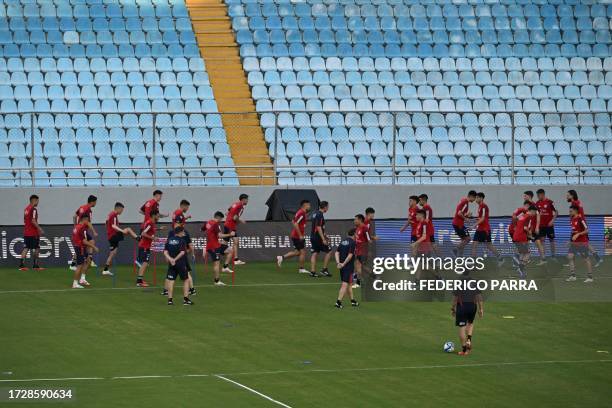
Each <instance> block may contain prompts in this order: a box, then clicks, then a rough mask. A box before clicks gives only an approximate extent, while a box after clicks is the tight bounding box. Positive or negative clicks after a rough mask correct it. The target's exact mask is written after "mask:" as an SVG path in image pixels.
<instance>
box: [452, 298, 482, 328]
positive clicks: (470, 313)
mask: <svg viewBox="0 0 612 408" xmlns="http://www.w3.org/2000/svg"><path fill="white" fill-rule="evenodd" d="M477 310H478V306H476V303H458V304H457V310H456V313H455V326H459V327H463V326H466V325H467V324H470V323H474V318H475V317H476V311H477Z"/></svg>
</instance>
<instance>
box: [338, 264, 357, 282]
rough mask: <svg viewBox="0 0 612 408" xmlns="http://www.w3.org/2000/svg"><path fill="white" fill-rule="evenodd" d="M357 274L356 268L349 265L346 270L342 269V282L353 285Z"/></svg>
mask: <svg viewBox="0 0 612 408" xmlns="http://www.w3.org/2000/svg"><path fill="white" fill-rule="evenodd" d="M354 273H355V268H354V266H353V265H352V264H351V265H347V266H345V267H344V268H342V269H340V281H342V282H346V283H353V274H354Z"/></svg>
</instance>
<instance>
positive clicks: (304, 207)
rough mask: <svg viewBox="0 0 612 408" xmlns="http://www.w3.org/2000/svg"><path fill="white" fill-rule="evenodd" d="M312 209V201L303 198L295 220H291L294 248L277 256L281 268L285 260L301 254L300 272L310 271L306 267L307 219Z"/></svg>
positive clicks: (277, 263)
mask: <svg viewBox="0 0 612 408" xmlns="http://www.w3.org/2000/svg"><path fill="white" fill-rule="evenodd" d="M309 211H310V201H308V200H302V201H301V202H300V208H299V209H298V210H297V212H296V213H295V216H294V217H293V221H291V233H290V235H289V236H290V237H291V242H292V243H293V248H294V249H293V250H291V251H289V252H287V253H286V254H285V255H278V256H277V257H276V265H278V267H279V268H280V267H281V266H282V264H283V260H285V259H289V258H292V257H294V256H299V258H298V259H299V262H298V273H310V271H309V270H307V269H306V268H304V263H305V261H306V239H305V238H304V237H305V230H306V220H307V219H308V212H309Z"/></svg>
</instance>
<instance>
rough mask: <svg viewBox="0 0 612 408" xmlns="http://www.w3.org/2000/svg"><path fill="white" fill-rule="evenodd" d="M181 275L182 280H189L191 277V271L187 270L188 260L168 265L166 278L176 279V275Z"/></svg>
mask: <svg viewBox="0 0 612 408" xmlns="http://www.w3.org/2000/svg"><path fill="white" fill-rule="evenodd" d="M177 276H179V277H180V278H181V280H187V278H189V272H188V271H187V263H186V262H177V263H176V265H174V266H172V265H168V273H167V274H166V279H168V280H171V281H173V280H176V277H177Z"/></svg>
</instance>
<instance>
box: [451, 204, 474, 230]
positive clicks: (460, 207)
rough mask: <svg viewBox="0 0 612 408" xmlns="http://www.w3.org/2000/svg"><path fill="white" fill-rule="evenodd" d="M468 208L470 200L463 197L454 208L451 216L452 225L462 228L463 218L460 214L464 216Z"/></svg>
mask: <svg viewBox="0 0 612 408" xmlns="http://www.w3.org/2000/svg"><path fill="white" fill-rule="evenodd" d="M469 208H470V200H468V199H467V197H463V198H462V199H461V201H459V204H457V207H456V208H455V216H454V217H453V225H455V226H457V227H459V228H462V227H463V226H464V225H465V220H464V219H463V218H462V217H461V216H460V215H463V216H466V215H467V213H468V210H469Z"/></svg>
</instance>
